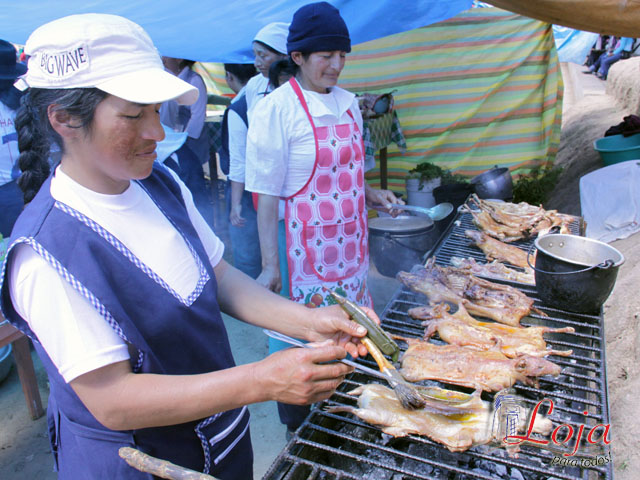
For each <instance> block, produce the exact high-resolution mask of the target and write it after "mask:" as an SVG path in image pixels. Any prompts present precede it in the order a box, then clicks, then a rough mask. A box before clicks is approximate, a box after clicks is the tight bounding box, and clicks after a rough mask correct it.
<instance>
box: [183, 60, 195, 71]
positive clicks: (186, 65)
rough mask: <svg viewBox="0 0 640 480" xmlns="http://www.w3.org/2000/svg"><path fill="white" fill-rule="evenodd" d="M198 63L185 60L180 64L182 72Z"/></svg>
mask: <svg viewBox="0 0 640 480" xmlns="http://www.w3.org/2000/svg"><path fill="white" fill-rule="evenodd" d="M195 63H196V61H195V60H187V59H186V58H183V59H182V61H181V62H180V70H182V69H183V68H184V67H189V68H191V67H193V65H194V64H195Z"/></svg>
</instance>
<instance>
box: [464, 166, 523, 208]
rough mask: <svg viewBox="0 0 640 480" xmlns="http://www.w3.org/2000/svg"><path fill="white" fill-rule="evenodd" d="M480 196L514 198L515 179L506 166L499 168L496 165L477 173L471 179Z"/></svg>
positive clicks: (485, 197) (499, 198)
mask: <svg viewBox="0 0 640 480" xmlns="http://www.w3.org/2000/svg"><path fill="white" fill-rule="evenodd" d="M469 182H470V183H471V184H472V185H473V187H474V190H475V193H476V195H478V197H479V198H483V199H487V198H492V199H497V200H511V199H512V198H513V179H512V178H511V173H510V172H509V169H508V168H506V167H501V168H498V166H497V165H496V166H495V167H493V168H492V169H491V170H487V171H486V172H484V173H481V174H480V175H476V176H475V177H473V178H472V179H471V180H470V181H469Z"/></svg>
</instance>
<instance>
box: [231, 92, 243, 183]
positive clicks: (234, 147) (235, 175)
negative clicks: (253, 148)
mask: <svg viewBox="0 0 640 480" xmlns="http://www.w3.org/2000/svg"><path fill="white" fill-rule="evenodd" d="M243 95H246V86H245V87H242V90H240V91H239V92H238V94H237V95H236V96H235V98H234V99H233V100H232V101H231V103H235V102H237V101H238V100H240V98H242V96H243ZM227 131H228V135H229V179H230V180H233V181H234V182H238V183H244V169H245V160H244V157H245V154H246V151H247V125H246V124H245V123H244V120H242V117H240V115H238V114H237V113H236V112H235V111H233V110H229V113H228V115H227Z"/></svg>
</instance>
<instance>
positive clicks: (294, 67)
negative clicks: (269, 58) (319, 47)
mask: <svg viewBox="0 0 640 480" xmlns="http://www.w3.org/2000/svg"><path fill="white" fill-rule="evenodd" d="M301 53H302V58H304V61H305V62H306V61H307V60H309V57H310V56H311V53H312V52H306V53H305V52H301ZM274 63H275V62H274ZM298 70H300V66H299V65H298V64H297V63H296V62H294V61H293V58H292V57H291V54H289V57H287V73H290V72H291V74H292V75H294V76H295V74H296V73H298ZM269 78H271V75H269Z"/></svg>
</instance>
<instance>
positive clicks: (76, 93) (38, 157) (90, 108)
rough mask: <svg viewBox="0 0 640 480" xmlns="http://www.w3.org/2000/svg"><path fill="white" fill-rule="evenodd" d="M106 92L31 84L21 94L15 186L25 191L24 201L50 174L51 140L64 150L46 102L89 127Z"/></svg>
mask: <svg viewBox="0 0 640 480" xmlns="http://www.w3.org/2000/svg"><path fill="white" fill-rule="evenodd" d="M106 96H107V93H106V92H103V91H102V90H98V89H97V88H74V89H42V88H31V89H30V90H29V91H28V92H27V93H26V94H25V95H24V96H23V97H22V102H21V105H20V108H19V109H18V111H17V113H16V119H15V127H16V132H17V133H18V149H19V150H20V156H19V157H18V166H19V167H20V170H21V171H22V174H21V175H20V177H19V178H18V186H19V187H20V188H21V189H22V192H23V194H24V203H25V204H26V203H29V202H30V201H31V200H33V197H35V195H36V193H38V190H40V187H41V186H42V184H43V183H44V181H45V180H46V179H47V177H48V176H49V173H50V171H51V169H50V166H49V152H50V149H51V143H52V142H55V143H56V144H57V145H58V146H59V147H60V150H61V151H62V152H64V144H63V142H62V138H61V137H60V135H58V133H57V132H56V131H55V130H54V129H53V127H52V126H51V124H50V123H49V116H48V114H47V109H48V107H49V105H55V110H65V111H66V112H67V113H68V114H69V115H70V116H71V118H72V119H73V122H74V128H82V129H85V130H86V131H91V124H92V122H93V115H94V112H95V110H96V107H97V106H98V104H99V103H100V102H101V101H102V100H104V98H105V97H106Z"/></svg>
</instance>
